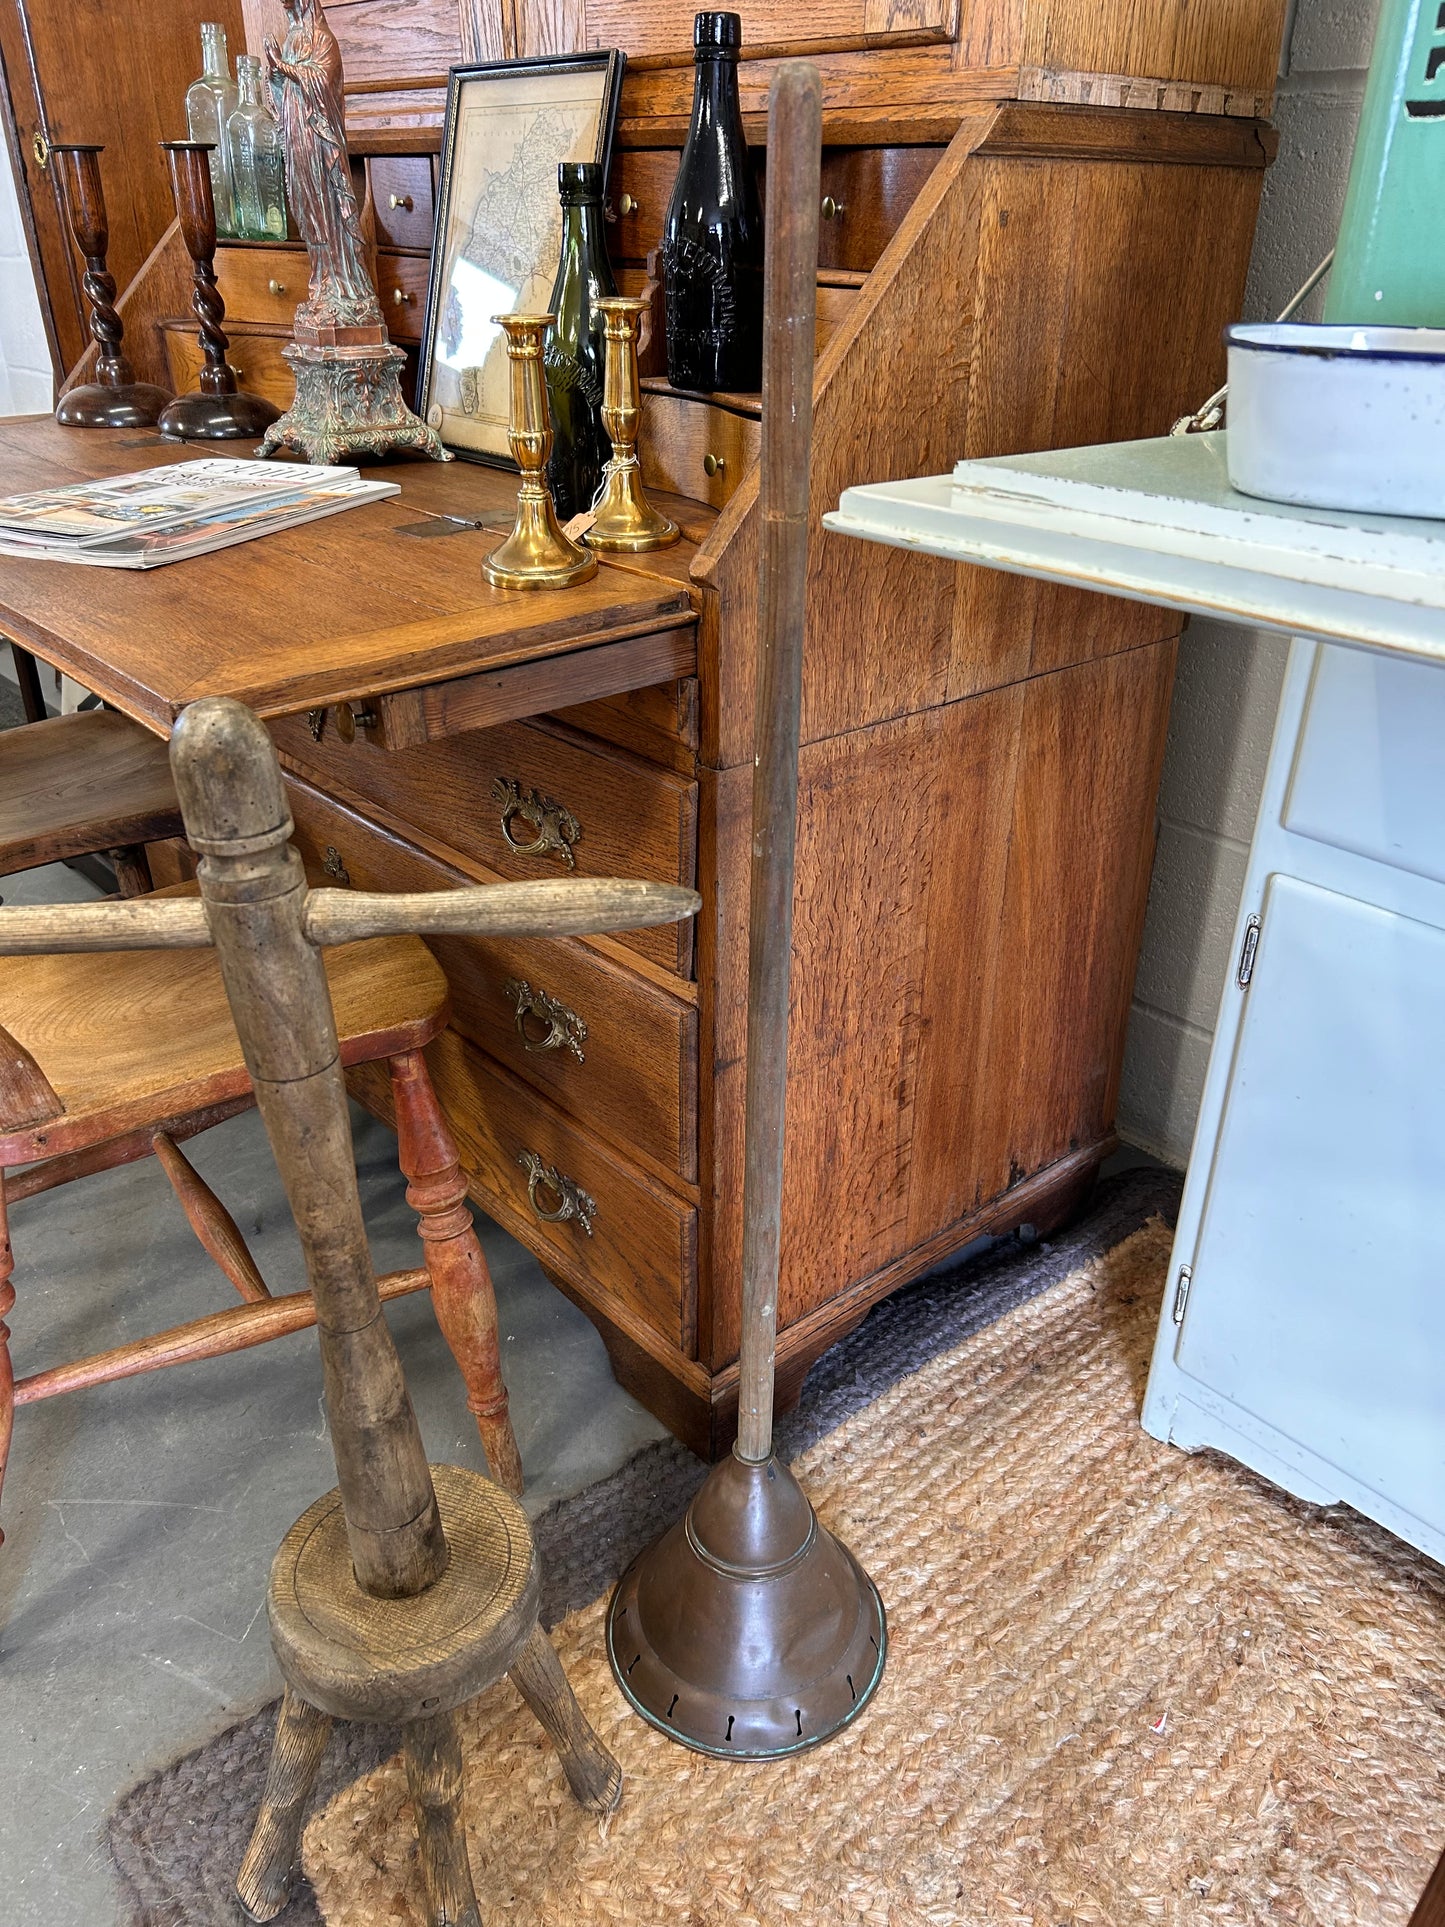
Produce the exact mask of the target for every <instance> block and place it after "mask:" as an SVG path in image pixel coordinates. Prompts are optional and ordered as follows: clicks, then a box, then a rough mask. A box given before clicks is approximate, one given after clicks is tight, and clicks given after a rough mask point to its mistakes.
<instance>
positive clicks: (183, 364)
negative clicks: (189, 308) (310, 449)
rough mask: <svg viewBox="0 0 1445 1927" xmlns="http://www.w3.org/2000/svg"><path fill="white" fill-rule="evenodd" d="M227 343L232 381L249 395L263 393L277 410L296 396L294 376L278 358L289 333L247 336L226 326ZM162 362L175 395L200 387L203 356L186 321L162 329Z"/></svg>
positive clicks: (238, 329)
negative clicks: (233, 379)
mask: <svg viewBox="0 0 1445 1927" xmlns="http://www.w3.org/2000/svg"><path fill="white" fill-rule="evenodd" d="M226 332H227V334H228V335H229V336H230V339H231V345H230V347H229V349H228V350H227V351H226V360H227V361H228V362H229V363H230V365H231V367H232V368H234V369H235V371H236V380H237V382H238V383H239V384H240V386H241V387H242V388H248V389H249V390H250V391H251V393H252V394H253V395H263V396H264V397H265V399H266V400H267V401H269V402H274V403H275V404H276V406H277V407H278V408H280V409H287V408H289V407H290V406H291V404H292V402H293V401H294V400H295V399H296V377H295V376H294V375H293V374H292V372H291V369H290V366H289V364H288V363H287V362H285V361H284V360H283V359H282V356H281V350H282V349H283V348H284V347H285V346H286V345H287V343H288V342H289V340H290V335H289V334H285V335H248V334H247V333H246V332H245V330H244V329H243V328H231V327H230V326H229V325H228V326H227V329H226ZM165 337H166V363H167V365H168V367H169V368H170V371H171V384H172V386H173V387H174V389H175V391H176V393H177V394H178V395H185V394H189V393H190V391H191V390H192V389H193V388H198V387H199V386H200V377H201V368H202V366H203V365H204V362H205V357H204V355H203V354H202V353H201V344H200V342H199V341H198V340H197V339H196V331H195V328H194V327H193V326H192V324H191V323H190V322H188V321H187V322H176V323H174V324H173V325H171V326H169V327H167V328H166V330H165Z"/></svg>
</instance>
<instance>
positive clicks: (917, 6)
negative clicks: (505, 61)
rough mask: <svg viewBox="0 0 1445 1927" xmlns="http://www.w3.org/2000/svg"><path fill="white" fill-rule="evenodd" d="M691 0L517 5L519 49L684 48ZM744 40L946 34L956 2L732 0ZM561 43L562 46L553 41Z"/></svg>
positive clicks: (773, 43) (756, 45) (857, 41)
mask: <svg viewBox="0 0 1445 1927" xmlns="http://www.w3.org/2000/svg"><path fill="white" fill-rule="evenodd" d="M695 11H696V9H695V8H694V7H693V5H692V0H685V4H682V5H679V4H678V0H565V4H561V5H557V4H553V5H550V6H528V7H526V8H522V7H519V8H518V9H517V26H518V47H517V51H518V53H559V52H562V51H565V50H567V49H570V48H575V47H583V46H586V47H626V48H627V50H628V52H629V53H630V54H633V55H634V56H642V55H648V54H652V55H656V54H676V53H683V52H686V51H688V50H690V48H691V46H692V23H693V16H694V13H695ZM733 11H734V12H736V13H739V14H741V15H742V22H743V44H744V46H745V47H749V48H752V49H753V50H754V51H757V50H758V49H760V48H763V47H771V48H778V49H781V48H783V47H785V46H787V45H788V44H789V43H793V44H796V43H797V42H798V41H799V40H804V41H805V42H806V44H807V45H809V46H826V45H828V43H829V42H833V43H836V44H839V45H845V46H848V45H851V46H860V45H861V44H862V43H863V42H864V40H865V39H887V38H888V37H890V36H897V37H899V38H900V39H946V38H947V37H948V36H949V34H950V33H951V32H952V30H953V25H954V21H955V19H956V17H957V12H958V8H957V0H811V4H810V5H809V7H808V9H807V12H806V14H804V15H800V14H799V10H798V7H797V5H796V0H738V4H737V6H735V7H734V9H733ZM559 43H562V44H559Z"/></svg>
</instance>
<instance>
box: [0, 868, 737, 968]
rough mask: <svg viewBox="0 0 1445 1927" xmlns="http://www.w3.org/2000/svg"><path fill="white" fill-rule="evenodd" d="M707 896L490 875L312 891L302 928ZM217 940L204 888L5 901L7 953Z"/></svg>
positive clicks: (610, 912)
mask: <svg viewBox="0 0 1445 1927" xmlns="http://www.w3.org/2000/svg"><path fill="white" fill-rule="evenodd" d="M701 907H702V898H701V897H700V896H699V895H698V894H697V892H696V891H695V890H682V889H679V888H678V887H677V885H676V884H671V883H640V882H631V881H628V880H626V879H613V878H611V877H597V878H584V877H576V878H570V879H564V878H558V879H557V880H556V881H548V882H545V883H488V884H478V885H477V886H476V887H475V888H474V889H461V890H428V891H412V892H406V891H398V892H395V893H392V894H387V895H378V894H374V893H372V892H371V891H368V890H313V891H311V892H310V893H309V894H308V895H307V897H306V900H305V909H304V911H303V913H302V927H303V929H304V930H305V933H306V935H307V936H308V937H309V938H310V940H311V942H312V943H322V944H326V943H355V942H356V941H357V940H358V939H359V938H361V937H395V936H399V935H401V934H402V933H403V932H405V931H409V930H414V931H417V932H418V933H419V934H420V935H422V936H424V937H425V936H458V937H584V936H596V935H601V934H603V933H605V932H606V931H609V930H646V929H650V928H651V927H652V926H653V925H654V924H660V923H679V922H680V921H681V920H682V919H683V918H684V917H692V916H696V914H697V912H698V911H699V910H700V909H701ZM210 942H211V925H210V920H209V919H208V917H207V915H206V906H205V904H204V903H203V902H202V901H201V900H200V898H199V897H170V898H167V899H166V900H165V901H163V902H158V903H148V902H144V901H140V902H137V901H129V902H125V903H38V904H22V905H19V906H17V907H16V908H14V909H10V910H0V956H12V957H15V956H51V955H55V954H56V953H58V952H61V951H70V950H202V949H204V948H205V947H206V946H207V945H208V944H209V943H210Z"/></svg>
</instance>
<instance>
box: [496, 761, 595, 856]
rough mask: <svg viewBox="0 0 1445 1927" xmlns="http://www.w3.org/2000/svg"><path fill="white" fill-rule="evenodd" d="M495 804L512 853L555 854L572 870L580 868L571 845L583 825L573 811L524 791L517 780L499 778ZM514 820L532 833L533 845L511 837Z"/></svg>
mask: <svg viewBox="0 0 1445 1927" xmlns="http://www.w3.org/2000/svg"><path fill="white" fill-rule="evenodd" d="M492 801H493V802H494V803H499V804H500V805H501V809H502V837H503V840H504V841H505V843H506V845H507V848H508V849H509V850H515V851H516V853H517V855H518V856H546V855H547V854H548V853H549V852H551V851H554V850H555V851H556V853H557V855H558V856H560V857H561V859H562V861H563V862H564V863H565V864H566V865H567V868H568V869H569V870H575V869H576V868H577V859H576V857H574V856H573V854H572V845H573V844H574V843H575V842H576V841H577V840H578V838H579V837H580V836H581V834H582V825H581V824H580V823H579V822H578V821H577V819H576V817H575V816H574V815H573V814H572V812H571V810H569V809H564V807H563V806H562V804H560V803H554V802H553V800H552V798H551V797H550V796H541V795H539V794H538V792H537V791H536V790H531V789H523V788H522V785H521V784H520V783H519V782H518V781H517V780H516V778H515V777H514V776H498V777H496V778H495V779H494V780H493V783H492ZM513 818H520V819H521V821H522V822H523V823H525V824H527V825H528V827H529V828H530V829H531V831H532V841H531V842H530V843H524V842H521V841H520V840H519V839H518V838H517V837H515V836H514V835H513V834H512V821H513Z"/></svg>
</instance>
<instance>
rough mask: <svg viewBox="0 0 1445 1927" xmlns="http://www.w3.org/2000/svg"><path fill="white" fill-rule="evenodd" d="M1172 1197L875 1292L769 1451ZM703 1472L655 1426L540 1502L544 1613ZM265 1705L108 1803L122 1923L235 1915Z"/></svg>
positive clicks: (855, 1406) (266, 1746)
mask: <svg viewBox="0 0 1445 1927" xmlns="http://www.w3.org/2000/svg"><path fill="white" fill-rule="evenodd" d="M1178 1202H1179V1180H1178V1179H1177V1178H1176V1177H1174V1176H1172V1175H1171V1174H1170V1173H1168V1172H1165V1171H1159V1170H1140V1171H1130V1172H1126V1173H1125V1174H1123V1175H1122V1176H1120V1177H1117V1178H1113V1179H1110V1180H1108V1181H1106V1182H1105V1183H1103V1184H1101V1185H1100V1186H1099V1188H1098V1190H1097V1191H1096V1192H1095V1194H1094V1197H1093V1199H1092V1201H1091V1203H1090V1207H1089V1210H1088V1211H1087V1213H1086V1214H1085V1215H1084V1216H1083V1217H1082V1218H1080V1219H1079V1221H1078V1222H1077V1223H1076V1224H1074V1225H1073V1226H1071V1227H1070V1228H1069V1229H1068V1230H1067V1231H1064V1232H1061V1233H1060V1234H1059V1235H1058V1236H1057V1237H1055V1238H1054V1239H1053V1240H1052V1242H1050V1243H1044V1244H1033V1245H1025V1244H1022V1243H1020V1242H1019V1241H1018V1240H1017V1239H1007V1240H1004V1241H1002V1242H1001V1243H999V1244H997V1245H995V1246H993V1247H992V1248H991V1249H990V1250H988V1251H987V1252H984V1253H982V1254H981V1255H979V1256H978V1257H976V1258H973V1259H971V1260H968V1261H965V1262H963V1263H961V1264H954V1265H951V1266H947V1267H944V1268H942V1269H940V1270H938V1271H936V1272H933V1273H930V1275H929V1276H927V1277H926V1278H921V1279H919V1280H918V1282H917V1283H916V1284H913V1285H910V1286H908V1287H906V1288H905V1289H904V1290H903V1291H900V1292H898V1293H896V1294H895V1295H894V1296H893V1297H892V1298H889V1299H886V1300H885V1301H884V1302H883V1303H882V1304H881V1305H878V1306H877V1307H875V1309H874V1310H873V1311H872V1312H871V1313H870V1314H869V1315H868V1317H867V1318H866V1319H865V1320H864V1322H863V1323H862V1324H861V1325H860V1326H859V1327H858V1329H857V1330H856V1331H854V1332H852V1333H851V1334H850V1335H849V1336H848V1337H847V1338H845V1339H843V1340H842V1341H841V1342H840V1343H839V1344H837V1345H835V1346H834V1347H833V1349H832V1350H831V1351H830V1352H828V1353H827V1354H826V1356H824V1357H823V1358H821V1359H820V1360H819V1361H818V1363H817V1365H815V1366H814V1368H813V1370H812V1371H811V1372H810V1373H809V1375H808V1380H807V1383H806V1385H805V1386H804V1389H803V1397H802V1400H801V1401H800V1403H799V1406H798V1409H797V1410H796V1411H795V1412H793V1413H791V1414H790V1415H789V1416H788V1417H787V1418H785V1419H783V1420H781V1421H780V1422H779V1425H778V1437H777V1444H778V1451H779V1453H780V1454H781V1455H782V1456H783V1457H784V1458H787V1459H792V1458H794V1457H796V1456H797V1455H798V1454H799V1453H801V1452H803V1451H805V1450H807V1448H808V1447H809V1446H810V1445H812V1444H813V1443H814V1442H815V1441H816V1440H818V1439H819V1438H821V1437H822V1436H823V1435H824V1434H825V1433H827V1432H829V1431H831V1430H832V1429H833V1428H834V1427H835V1426H837V1425H838V1424H840V1423H841V1422H842V1421H843V1420H844V1419H845V1418H847V1417H848V1416H849V1415H850V1414H852V1413H853V1412H856V1411H858V1410H859V1409H860V1408H862V1407H863V1406H865V1405H867V1404H869V1403H870V1402H871V1401H872V1400H874V1399H875V1398H877V1397H878V1396H879V1395H880V1393H882V1392H883V1391H885V1390H886V1389H887V1388H888V1386H890V1385H892V1384H894V1383H895V1382H896V1381H897V1380H898V1379H900V1378H902V1377H904V1376H905V1375H906V1374H908V1373H911V1372H915V1371H917V1370H918V1369H919V1368H920V1367H921V1366H922V1365H925V1364H926V1363H927V1362H928V1361H929V1360H930V1359H933V1358H935V1357H937V1356H938V1355H939V1353H941V1352H943V1351H946V1350H948V1349H950V1348H952V1347H953V1346H956V1345H959V1344H961V1343H962V1342H963V1340H964V1339H966V1338H968V1337H969V1336H970V1335H971V1334H972V1333H974V1332H976V1331H979V1330H981V1329H982V1328H983V1327H984V1326H985V1325H989V1324H992V1323H993V1321H994V1320H995V1319H997V1318H1001V1317H1002V1316H1003V1315H1004V1313H1005V1312H1007V1311H1010V1310H1012V1309H1013V1307H1014V1306H1015V1305H1019V1304H1022V1303H1023V1302H1024V1301H1025V1300H1026V1299H1029V1298H1032V1297H1034V1296H1035V1295H1036V1294H1037V1293H1039V1292H1041V1291H1044V1290H1046V1289H1047V1288H1048V1287H1049V1286H1050V1285H1053V1284H1056V1283H1058V1282H1059V1281H1060V1280H1062V1279H1063V1278H1065V1277H1067V1276H1068V1275H1069V1273H1070V1272H1072V1271H1075V1270H1077V1269H1078V1267H1079V1266H1080V1265H1081V1264H1083V1263H1084V1262H1086V1261H1087V1260H1088V1259H1090V1258H1093V1257H1096V1256H1098V1255H1100V1254H1102V1253H1103V1252H1105V1251H1108V1250H1110V1249H1112V1248H1113V1247H1114V1246H1115V1245H1117V1244H1120V1243H1121V1242H1122V1241H1123V1240H1124V1239H1125V1238H1127V1237H1128V1236H1129V1235H1130V1233H1131V1232H1133V1231H1135V1230H1137V1229H1138V1228H1139V1226H1140V1225H1142V1224H1144V1223H1145V1222H1146V1221H1147V1220H1148V1219H1149V1218H1151V1217H1153V1216H1154V1215H1155V1214H1159V1215H1162V1216H1163V1217H1165V1218H1166V1219H1168V1220H1169V1221H1170V1222H1171V1223H1172V1222H1173V1218H1174V1214H1175V1211H1176V1209H1177V1207H1178ZM705 1471H706V1468H705V1467H704V1465H703V1464H702V1462H701V1460H699V1459H697V1458H695V1457H694V1456H693V1454H692V1453H691V1452H689V1451H688V1450H687V1449H686V1447H685V1446H682V1445H679V1444H678V1443H677V1442H676V1441H675V1440H673V1439H663V1440H661V1441H660V1442H659V1443H657V1444H655V1445H650V1446H648V1447H646V1448H645V1449H644V1450H643V1451H641V1452H639V1453H638V1454H637V1455H636V1456H635V1457H634V1458H632V1459H631V1460H629V1461H628V1463H627V1464H626V1465H624V1466H623V1467H622V1469H621V1470H620V1471H618V1472H616V1473H614V1474H613V1475H612V1476H611V1477H610V1478H608V1479H603V1480H600V1481H599V1482H598V1483H597V1484H596V1485H592V1486H588V1487H587V1488H586V1490H585V1491H583V1492H579V1493H577V1494H576V1495H575V1497H573V1498H570V1499H565V1500H563V1501H562V1502H561V1503H560V1504H558V1505H555V1506H553V1507H552V1508H551V1509H550V1510H549V1511H548V1512H546V1513H544V1514H543V1515H542V1517H541V1518H540V1519H539V1520H538V1521H537V1523H536V1531H537V1543H538V1548H539V1551H540V1553H541V1558H542V1570H543V1574H544V1580H543V1595H542V1601H543V1603H542V1621H543V1624H544V1625H547V1626H552V1625H555V1624H556V1623H557V1622H558V1621H559V1620H561V1619H563V1618H564V1617H565V1616H566V1615H567V1614H568V1613H570V1612H572V1611H574V1610H575V1609H576V1608H578V1607H579V1606H585V1605H587V1604H588V1603H589V1602H590V1601H592V1600H594V1599H596V1598H597V1597H598V1596H599V1595H600V1594H601V1593H603V1592H605V1591H606V1590H607V1589H608V1588H609V1587H610V1586H611V1585H612V1584H613V1582H614V1581H615V1580H616V1578H617V1577H618V1575H619V1574H620V1573H621V1572H622V1571H623V1569H624V1568H625V1567H626V1566H627V1565H628V1563H629V1562H630V1561H631V1560H632V1559H633V1558H634V1557H635V1555H636V1554H637V1553H638V1552H640V1551H641V1550H642V1548H643V1547H644V1546H645V1545H647V1544H648V1543H649V1542H650V1541H651V1540H652V1539H653V1538H655V1537H656V1535H657V1534H658V1533H659V1532H660V1531H661V1530H662V1528H663V1527H664V1526H665V1525H668V1524H670V1523H671V1521H672V1520H673V1519H675V1518H677V1517H678V1516H679V1515H680V1514H681V1512H682V1511H683V1510H684V1508H685V1507H686V1505H687V1503H688V1501H689V1500H690V1499H691V1497H692V1495H693V1493H694V1492H696V1490H697V1489H698V1487H699V1486H700V1485H701V1483H702V1480H703V1477H704V1474H705ZM274 1719H275V1703H274V1702H273V1703H272V1704H271V1705H268V1706H264V1707H262V1708H261V1709H260V1711H259V1712H257V1713H255V1714H253V1715H252V1717H251V1718H250V1719H247V1720H243V1721H242V1722H241V1723H240V1724H239V1725H237V1726H233V1727H232V1728H231V1729H230V1730H229V1731H228V1732H226V1733H223V1734H221V1735H220V1736H219V1737H218V1738H217V1739H214V1740H212V1741H211V1742H210V1743H209V1745H206V1746H203V1747H201V1748H200V1749H199V1750H198V1751H197V1752H195V1753H191V1754H188V1755H187V1756H186V1758H185V1759H183V1760H179V1761H177V1763H176V1764H175V1765H174V1766H171V1767H167V1768H166V1769H165V1770H164V1771H163V1772H161V1773H157V1774H154V1775H153V1776H152V1777H151V1778H149V1779H147V1780H145V1781H143V1782H142V1783H141V1784H140V1785H139V1786H138V1787H136V1788H135V1789H134V1790H133V1791H132V1792H130V1793H128V1794H127V1795H126V1796H125V1797H124V1799H122V1800H121V1801H120V1802H119V1803H118V1805H117V1806H116V1809H115V1811H114V1813H113V1814H112V1815H111V1818H110V1822H109V1826H108V1829H107V1844H108V1846H109V1849H110V1854H111V1859H112V1862H113V1864H114V1867H115V1870H116V1873H117V1876H118V1879H119V1883H120V1888H121V1899H120V1904H119V1907H118V1910H117V1918H118V1920H119V1921H121V1922H122V1923H123V1924H124V1927H222V1923H224V1927H235V1924H236V1922H237V1920H238V1918H239V1913H238V1909H237V1907H236V1902H235V1900H234V1898H233V1894H232V1882H233V1881H234V1879H235V1874H236V1869H237V1867H238V1866H239V1865H240V1861H241V1856H242V1853H243V1852H244V1850H245V1845H246V1840H247V1838H248V1836H249V1833H250V1828H251V1822H252V1818H253V1816H254V1814H255V1810H256V1806H257V1803H258V1801H259V1800H260V1797H261V1788H262V1783H263V1781H264V1779H265V1773H266V1763H267V1760H268V1757H269V1755H270V1749H271V1732H272V1726H273V1724H274ZM397 1745H398V1738H397V1733H396V1730H395V1729H394V1728H390V1727H367V1726H360V1725H347V1724H345V1723H344V1722H339V1723H338V1725H337V1726H336V1728H335V1730H334V1733H333V1738H332V1742H331V1748H330V1751H329V1753H328V1755H327V1760H326V1765H325V1768H324V1769H323V1772H322V1775H321V1782H320V1785H319V1786H318V1788H317V1790H316V1795H315V1799H314V1802H313V1804H314V1805H316V1806H319V1805H322V1804H324V1803H325V1802H327V1801H329V1800H331V1799H332V1798H333V1797H334V1795H335V1794H336V1793H338V1792H339V1791H340V1790H341V1788H343V1787H345V1786H347V1785H349V1784H350V1783H351V1782H352V1781H353V1780H355V1779H358V1778H359V1777H360V1776H361V1775H362V1774H363V1773H368V1772H370V1771H371V1770H372V1769H373V1768H374V1767H376V1766H377V1765H379V1764H380V1763H381V1762H382V1761H383V1760H385V1759H387V1758H389V1757H390V1755H391V1754H393V1753H394V1752H395V1751H396V1749H397ZM320 1921H321V1917H320V1915H319V1913H318V1912H317V1909H316V1905H315V1902H314V1900H313V1898H312V1894H311V1890H310V1887H309V1886H308V1885H307V1883H306V1882H305V1881H304V1880H303V1879H300V1878H298V1881H297V1890H296V1892H295V1893H294V1895H293V1897H292V1899H291V1901H290V1902H289V1904H288V1905H287V1907H286V1908H285V1910H284V1911H283V1912H282V1913H281V1914H279V1915H278V1916H277V1927H320Z"/></svg>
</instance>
